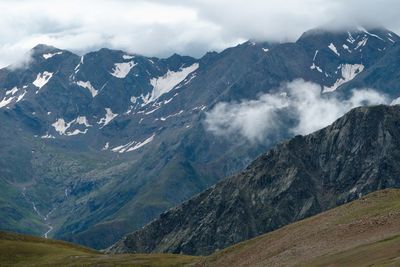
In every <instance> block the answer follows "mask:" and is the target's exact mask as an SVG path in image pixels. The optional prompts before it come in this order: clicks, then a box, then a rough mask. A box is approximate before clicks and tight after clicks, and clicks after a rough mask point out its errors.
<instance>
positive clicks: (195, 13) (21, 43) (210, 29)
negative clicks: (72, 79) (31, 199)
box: [0, 0, 400, 66]
mask: <svg viewBox="0 0 400 267" xmlns="http://www.w3.org/2000/svg"><path fill="white" fill-rule="evenodd" d="M399 8H400V2H399V1H397V0H381V1H376V0H363V1H361V0H302V1H298V0H286V1H281V0H252V1H244V0H241V1H239V0H169V1H161V0H146V1H145V0H85V1H80V0H69V1H53V0H41V1H36V0H18V1H15V0H0V10H1V11H2V16H0V25H1V26H2V27H1V28H0V66H5V65H7V64H10V63H12V62H13V61H14V60H15V58H17V57H20V56H21V54H23V53H24V52H26V51H27V50H29V49H30V48H32V47H33V46H35V45H36V44H38V43H46V44H49V45H53V46H56V47H59V48H64V49H69V50H72V51H74V52H77V53H85V52H88V51H90V50H94V49H99V48H101V47H109V48H114V49H122V50H126V51H128V52H134V53H140V54H144V55H151V56H161V57H164V56H168V55H170V54H172V53H174V52H177V53H180V54H189V55H192V56H197V57H198V56H201V55H202V54H204V53H205V52H207V51H210V50H217V51H219V50H221V49H223V48H226V47H228V46H232V45H234V44H237V43H239V42H243V41H244V40H247V39H256V40H279V41H286V40H289V41H293V40H295V39H297V38H298V37H299V36H300V35H301V33H303V32H304V31H306V30H308V29H310V28H313V27H317V26H320V25H325V26H326V27H329V28H340V27H345V26H348V25H350V24H353V23H360V24H367V25H385V26H387V27H388V28H390V29H392V30H394V31H397V32H399V30H400V20H399V19H398V14H397V13H398V12H397V10H399Z"/></svg>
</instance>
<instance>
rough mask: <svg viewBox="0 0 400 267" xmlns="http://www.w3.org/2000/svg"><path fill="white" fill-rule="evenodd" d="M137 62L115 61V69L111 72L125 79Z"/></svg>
mask: <svg viewBox="0 0 400 267" xmlns="http://www.w3.org/2000/svg"><path fill="white" fill-rule="evenodd" d="M136 65H137V64H136V63H135V62H133V61H130V62H122V63H115V64H114V68H113V71H112V72H110V74H111V75H112V76H114V77H117V78H120V79H123V78H125V77H126V76H127V75H128V73H129V72H130V71H131V69H132V68H133V67H134V66H136Z"/></svg>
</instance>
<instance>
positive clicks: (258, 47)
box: [0, 31, 400, 248]
mask: <svg viewBox="0 0 400 267" xmlns="http://www.w3.org/2000/svg"><path fill="white" fill-rule="evenodd" d="M371 33H372V34H378V33H376V32H372V31H371ZM365 35H368V34H367V33H359V37H358V38H359V39H360V41H362V40H363V39H364V38H366V37H365ZM347 37H348V36H347V33H344V35H343V36H340V38H338V37H337V36H336V35H331V36H330V37H329V38H326V40H323V41H321V43H320V44H318V46H317V47H316V46H315V45H314V46H310V47H311V48H310V47H306V46H304V45H302V44H299V43H285V44H271V43H264V42H252V41H249V42H245V43H243V44H240V45H238V46H236V47H233V48H228V49H226V50H224V51H222V52H221V53H208V54H206V55H205V56H204V57H203V58H200V59H194V58H190V57H184V56H177V55H175V56H174V55H173V56H171V57H169V58H166V59H156V58H149V57H145V56H141V55H135V54H130V53H126V52H123V51H115V50H110V49H103V50H99V51H94V52H91V53H88V54H86V55H85V56H83V57H80V56H77V55H74V54H72V53H71V54H69V53H67V52H63V53H61V54H56V53H59V52H60V51H65V50H62V49H59V50H58V49H57V48H56V50H51V49H53V48H51V49H50V50H49V51H44V50H42V51H40V52H39V51H38V53H36V55H34V57H36V58H37V60H36V61H35V60H34V62H33V63H32V65H30V68H29V67H28V69H16V70H11V69H1V70H0V88H1V89H0V106H1V107H0V117H1V118H2V119H1V121H0V126H1V128H2V129H4V131H3V133H2V134H3V139H2V140H0V145H1V146H2V147H4V148H6V149H4V150H3V151H4V152H3V153H2V157H1V161H0V163H1V165H0V167H1V168H0V169H1V171H0V178H1V179H2V184H4V185H7V188H8V189H10V190H8V192H7V193H5V192H2V193H4V194H3V195H4V199H3V200H2V202H1V203H2V204H1V209H0V212H1V214H4V216H3V215H2V216H3V217H4V218H8V217H9V216H10V210H13V213H15V214H18V216H17V217H19V218H20V219H19V220H20V221H19V222H18V223H15V222H14V221H13V222H12V223H11V222H3V224H1V222H0V228H3V229H8V230H17V231H22V232H28V233H35V234H44V233H45V232H47V231H48V226H47V224H48V223H49V222H50V223H51V224H52V227H53V228H54V229H53V230H52V231H51V232H50V233H49V236H50V237H56V238H62V239H65V240H69V241H75V242H79V243H81V244H84V245H88V246H93V247H97V248H105V247H107V246H109V245H111V244H112V243H113V242H115V241H117V240H118V239H119V238H121V237H122V236H123V235H124V234H125V233H127V232H130V231H134V230H136V229H138V228H140V227H142V226H143V225H144V224H146V223H148V222H149V221H151V220H152V219H154V218H155V217H156V216H157V215H158V214H160V213H161V212H163V211H165V210H166V209H168V208H170V207H172V206H174V205H177V204H179V203H181V202H182V201H184V200H187V199H189V198H190V197H191V196H193V195H195V194H197V193H199V192H201V191H203V190H204V189H206V188H207V187H209V186H212V185H213V184H215V183H216V182H217V181H219V180H220V179H221V178H223V177H225V176H228V175H231V174H233V173H236V172H237V171H239V170H240V169H242V168H245V166H246V165H248V164H249V163H250V162H251V161H252V160H253V159H255V158H256V157H257V156H258V155H260V154H261V153H262V152H264V151H265V150H266V149H267V148H269V147H270V146H271V145H273V144H274V143H275V142H278V141H280V140H282V139H285V138H289V137H291V136H292V133H290V132H285V131H283V132H280V133H279V134H278V135H277V137H276V138H275V139H273V140H271V141H270V142H269V143H268V142H266V143H263V142H262V143H257V144H249V143H248V142H247V141H246V140H244V139H242V140H234V141H232V140H229V139H225V138H220V137H216V136H214V135H213V134H212V133H210V132H209V131H208V130H207V129H206V128H205V127H204V119H205V117H206V116H207V112H209V111H210V110H212V108H213V107H214V106H215V105H216V104H217V103H219V102H240V101H242V100H243V99H255V98H256V97H257V96H258V95H260V94H264V93H269V92H271V91H274V90H276V89H277V88H279V86H280V85H281V84H282V83H286V82H289V81H292V80H294V79H298V78H300V79H304V80H306V81H310V82H315V83H317V84H319V85H320V86H322V88H324V87H329V88H331V87H332V86H333V85H335V84H336V85H339V83H341V84H340V85H339V86H338V87H337V88H336V89H335V91H342V89H341V88H342V87H344V86H345V85H346V83H347V82H349V81H348V79H349V78H354V80H355V79H357V78H358V77H360V78H361V77H362V76H359V75H361V74H362V73H363V72H367V71H368V70H369V69H371V70H372V68H375V67H376V64H375V63H374V62H375V61H377V60H379V59H381V58H382V57H383V56H384V55H386V53H388V55H389V54H390V53H394V52H393V51H394V50H393V48H394V47H392V45H391V44H390V43H388V42H383V41H382V42H380V41H379V39H377V38H375V37H368V36H367V38H374V41H373V42H372V41H371V42H370V41H369V40H368V41H367V42H366V43H365V44H364V46H362V48H361V47H360V48H358V49H357V50H353V48H352V50H351V51H352V53H348V52H346V51H347V50H345V51H344V52H345V53H343V51H342V50H341V48H340V47H341V44H342V43H345V42H347V41H346V38H347ZM353 37H354V38H355V37H356V34H354V36H353ZM393 38H394V37H393ZM375 39H377V40H375ZM331 42H333V43H335V47H336V48H337V49H338V52H339V53H340V55H341V56H340V57H339V56H337V55H336V54H335V53H334V52H333V51H332V49H330V48H329V47H328V45H329V44H330V43H331ZM339 44H340V46H339ZM375 45H377V46H375ZM355 47H356V46H355ZM355 47H354V48H355ZM381 47H385V48H386V50H384V51H379V50H378V49H380V48H381ZM45 48H46V47H40V46H39V47H37V50H40V49H45ZM317 48H318V50H320V51H325V52H324V53H322V52H321V53H320V52H318V55H317V57H315V51H314V49H317ZM350 48H351V47H350V46H349V49H350ZM46 49H47V48H46ZM367 50H368V57H367V52H366V51H367ZM42 52H43V53H42ZM197 64H198V65H197ZM391 64H393V68H394V69H396V68H397V67H398V66H397V65H396V62H395V61H394V62H392V63H391ZM361 65H362V66H363V67H361ZM370 65H371V66H370ZM369 66H370V67H369ZM317 67H318V68H317ZM361 68H363V70H361ZM319 69H320V70H321V71H319ZM360 70H361V71H360ZM335 72H337V73H335ZM388 75H389V76H390V77H387V78H386V80H388V79H389V78H391V79H392V80H395V79H396V77H395V75H392V74H388ZM353 76H354V77H353ZM346 77H347V78H346ZM338 81H339V82H338ZM368 81H369V80H364V84H365V86H367V85H368ZM382 83H383V81H381V80H379V81H378V82H377V83H376V84H377V85H379V84H382ZM25 86H26V87H25ZM341 86H342V87H341ZM343 91H345V90H344V89H343ZM160 93H162V94H161V95H160ZM328 93H329V92H327V93H324V94H325V95H327V94H328ZM389 95H390V97H392V98H396V97H399V96H400V95H399V93H398V92H397V91H396V90H392V91H391V92H390V94H389ZM49 155H51V156H49ZM4 188H5V187H4ZM24 188H25V189H24ZM24 190H25V191H24ZM9 192H11V193H9ZM22 192H24V193H25V194H26V198H25V197H24V196H23V195H22ZM32 203H34V204H35V207H36V208H37V209H38V210H39V212H40V214H41V215H39V214H37V213H36V212H35V210H34V209H33V204H32ZM20 207H21V208H20ZM22 207H23V208H22ZM52 210H54V211H53V212H51V211H52ZM47 214H49V217H48V220H47V221H44V218H43V217H44V216H42V215H47ZM21 218H23V219H21ZM12 225H17V227H14V228H12ZM102 236H106V238H102Z"/></svg>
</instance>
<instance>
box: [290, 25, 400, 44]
mask: <svg viewBox="0 0 400 267" xmlns="http://www.w3.org/2000/svg"><path fill="white" fill-rule="evenodd" d="M349 34H367V35H369V36H372V37H375V38H378V39H380V40H382V41H387V40H389V39H391V40H392V41H397V40H398V39H400V37H399V36H398V35H397V34H396V33H394V32H392V31H390V30H388V29H386V28H385V27H382V26H367V25H352V26H348V27H345V28H332V27H329V26H320V27H317V28H314V29H311V30H308V31H306V32H304V33H303V34H302V35H301V36H300V38H299V39H298V40H297V42H304V41H306V40H308V39H309V38H313V39H314V38H316V37H317V38H337V37H339V36H347V35H349ZM389 41H390V40H389Z"/></svg>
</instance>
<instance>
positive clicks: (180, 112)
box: [160, 110, 183, 121]
mask: <svg viewBox="0 0 400 267" xmlns="http://www.w3.org/2000/svg"><path fill="white" fill-rule="evenodd" d="M182 113H183V110H181V111H179V112H178V113H175V114H172V115H168V116H166V117H161V118H160V120H162V121H166V120H167V119H169V118H172V117H175V116H178V115H181V114H182Z"/></svg>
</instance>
